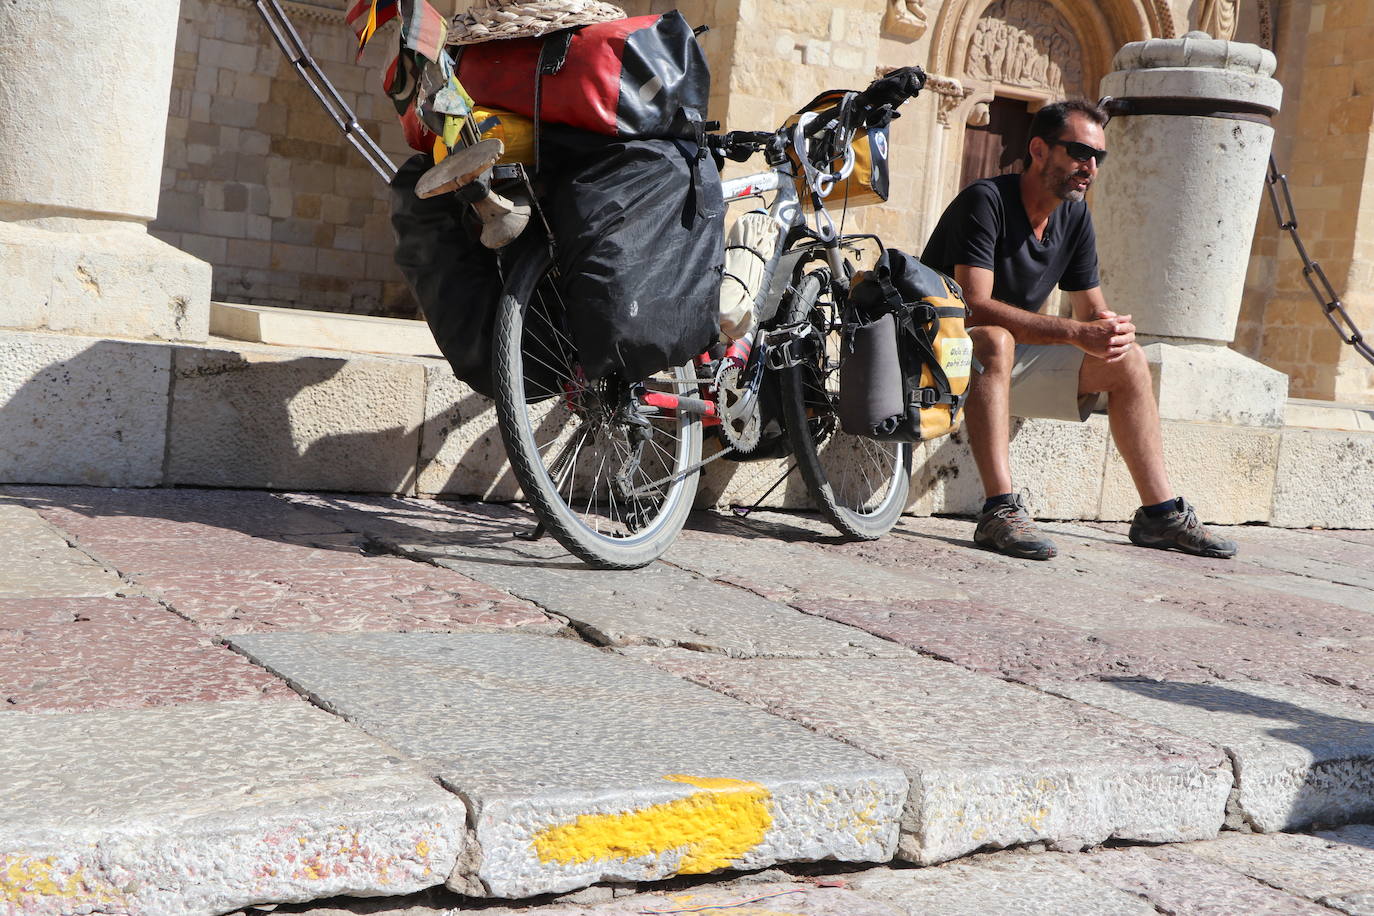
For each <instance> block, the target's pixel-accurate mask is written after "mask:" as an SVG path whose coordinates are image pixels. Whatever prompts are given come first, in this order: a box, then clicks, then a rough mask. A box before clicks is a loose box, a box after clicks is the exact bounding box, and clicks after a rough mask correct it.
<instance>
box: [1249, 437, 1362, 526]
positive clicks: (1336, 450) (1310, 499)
mask: <svg viewBox="0 0 1374 916" xmlns="http://www.w3.org/2000/svg"><path fill="white" fill-rule="evenodd" d="M1273 523H1274V524H1275V525H1282V526H1283V527H1285V528H1302V527H1308V526H1316V527H1321V528H1374V432H1337V431H1328V430H1317V429H1285V430H1284V431H1283V439H1282V441H1281V443H1280V444H1279V455H1278V474H1277V479H1276V481H1275V484H1274V514H1273Z"/></svg>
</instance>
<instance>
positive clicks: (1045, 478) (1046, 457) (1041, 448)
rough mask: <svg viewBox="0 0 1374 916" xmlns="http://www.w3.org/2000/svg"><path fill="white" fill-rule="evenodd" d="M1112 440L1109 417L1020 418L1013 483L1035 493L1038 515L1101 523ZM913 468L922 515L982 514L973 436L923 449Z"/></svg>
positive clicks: (1013, 444) (1013, 430)
mask: <svg viewBox="0 0 1374 916" xmlns="http://www.w3.org/2000/svg"><path fill="white" fill-rule="evenodd" d="M1109 438H1110V436H1109V435H1108V431H1107V418H1106V417H1105V416H1101V415H1093V416H1091V417H1089V418H1088V420H1087V422H1085V423H1071V422H1065V421H1062V420H1041V419H1023V418H1014V419H1013V420H1012V428H1011V471H1012V479H1013V481H1014V484H1015V487H1016V488H1017V489H1018V490H1020V489H1022V488H1024V489H1026V490H1029V499H1028V503H1029V505H1030V508H1031V512H1032V514H1034V515H1035V516H1037V517H1040V518H1097V509H1098V494H1099V493H1100V492H1101V489H1102V457H1103V455H1104V454H1105V450H1106V448H1107V443H1108V440H1109ZM912 463H913V466H914V467H915V473H914V476H913V479H912V500H913V503H914V505H915V506H916V507H917V510H918V511H919V512H921V513H922V514H929V513H932V512H940V513H952V514H958V515H976V514H977V513H978V511H979V510H980V509H981V508H982V506H983V484H982V481H981V480H980V479H979V477H978V468H977V466H976V465H975V464H974V463H973V453H972V452H971V451H970V450H969V446H968V434H967V433H965V432H960V433H956V434H954V435H952V436H946V437H945V438H943V439H936V440H934V441H932V442H928V443H925V444H923V445H922V446H920V447H918V448H917V450H916V454H915V456H914V457H913V461H912ZM1132 508H1134V506H1132Z"/></svg>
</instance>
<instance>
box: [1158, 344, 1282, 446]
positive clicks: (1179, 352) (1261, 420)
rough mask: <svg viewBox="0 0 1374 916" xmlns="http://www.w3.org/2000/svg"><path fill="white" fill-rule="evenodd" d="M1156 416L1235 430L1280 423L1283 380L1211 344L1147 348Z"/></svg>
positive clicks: (1270, 371)
mask: <svg viewBox="0 0 1374 916" xmlns="http://www.w3.org/2000/svg"><path fill="white" fill-rule="evenodd" d="M1144 349H1145V358H1146V359H1147V360H1148V361H1149V364H1150V376H1151V378H1152V379H1153V380H1154V387H1155V393H1156V394H1157V395H1158V397H1159V415H1160V417H1162V418H1163V419H1166V420H1197V421H1201V422H1204V423H1229V424H1232V425H1234V426H1266V427H1275V428H1276V427H1280V426H1282V425H1283V411H1284V406H1285V404H1286V403H1287V400H1288V376H1287V375H1285V374H1284V373H1282V372H1278V371H1276V370H1274V369H1270V368H1269V367H1268V366H1265V365H1263V364H1261V363H1257V362H1255V361H1254V360H1252V359H1249V358H1248V357H1245V356H1242V355H1240V354H1239V353H1237V352H1236V351H1235V350H1232V349H1230V348H1228V347H1223V346H1219V345H1215V344H1201V343H1190V344H1185V345H1177V344H1168V343H1152V344H1146V345H1145V347H1144Z"/></svg>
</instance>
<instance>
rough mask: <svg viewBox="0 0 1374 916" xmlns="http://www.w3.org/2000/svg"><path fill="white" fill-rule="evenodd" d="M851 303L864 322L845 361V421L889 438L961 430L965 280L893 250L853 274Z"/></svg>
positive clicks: (966, 344) (968, 366)
mask: <svg viewBox="0 0 1374 916" xmlns="http://www.w3.org/2000/svg"><path fill="white" fill-rule="evenodd" d="M849 305H850V307H851V309H852V311H853V312H854V314H855V317H856V319H857V323H856V324H855V325H853V326H852V327H851V328H850V329H849V330H848V333H847V335H846V336H847V340H846V342H845V345H844V346H845V354H844V358H843V360H842V362H841V363H840V409H839V414H840V427H841V428H842V429H843V430H844V431H845V432H847V433H849V434H851V435H855V436H866V437H868V438H871V439H879V440H883V441H889V442H920V441H923V440H927V439H935V438H938V437H940V436H944V435H947V434H949V433H952V432H954V431H955V430H956V429H958V428H959V423H960V421H961V420H962V419H963V413H962V411H963V407H964V403H965V400H966V392H967V391H968V386H969V380H970V373H971V371H972V364H973V342H972V341H971V340H970V339H969V336H968V332H967V331H966V330H965V328H964V323H965V321H966V320H967V319H968V317H969V315H970V312H969V310H968V306H967V305H965V303H964V300H963V295H962V291H961V290H960V289H959V286H958V284H956V283H955V282H954V281H953V280H951V279H950V278H949V277H946V276H944V275H943V274H941V273H940V272H938V271H936V270H934V269H932V268H930V267H927V266H926V265H925V264H922V263H921V262H920V261H918V260H917V259H916V258H914V257H912V256H911V255H909V254H906V253H905V252H901V251H897V250H896V249H888V250H886V251H884V252H883V253H882V255H880V256H879V258H878V260H877V263H876V264H875V265H874V267H873V269H872V270H871V271H867V272H864V273H860V274H859V275H857V276H856V277H855V278H854V285H853V286H852V287H851V289H850V295H849Z"/></svg>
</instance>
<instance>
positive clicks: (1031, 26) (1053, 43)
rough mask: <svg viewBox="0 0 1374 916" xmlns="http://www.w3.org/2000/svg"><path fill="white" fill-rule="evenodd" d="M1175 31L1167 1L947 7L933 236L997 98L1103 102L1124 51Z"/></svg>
mask: <svg viewBox="0 0 1374 916" xmlns="http://www.w3.org/2000/svg"><path fill="white" fill-rule="evenodd" d="M1174 31H1175V26H1174V20H1173V14H1172V12H1171V11H1170V8H1169V5H1168V2H1167V0H948V2H946V3H945V4H944V5H943V6H942V7H941V8H940V12H939V15H938V17H937V18H936V21H935V23H934V27H933V34H932V36H931V37H932V40H931V50H930V56H929V62H930V67H929V69H930V71H931V73H932V76H933V77H935V79H934V80H933V83H934V84H935V85H934V86H933V88H935V89H936V92H937V93H938V94H939V95H940V106H939V107H940V110H939V117H938V119H937V125H936V126H935V128H934V131H935V136H932V138H931V139H932V141H933V142H932V143H931V144H930V149H931V150H932V152H933V153H934V154H935V155H936V156H937V157H938V159H937V161H935V162H932V163H931V165H932V166H933V168H932V169H931V171H930V173H929V174H930V178H931V180H930V181H929V183H928V185H927V186H928V188H929V194H930V200H928V201H927V204H928V206H927V207H926V211H927V215H926V223H927V224H926V226H925V227H924V229H925V232H926V233H927V234H928V233H929V232H930V231H931V230H932V229H933V228H934V224H935V220H936V219H938V218H939V215H940V213H941V212H942V210H943V205H944V203H945V202H947V201H948V200H949V199H950V198H951V197H952V196H953V195H954V194H955V193H956V192H957V191H958V190H959V189H958V188H957V187H954V185H955V184H957V182H958V179H959V167H960V163H961V161H962V158H963V127H964V125H965V124H967V123H970V119H976V118H977V117H978V116H979V114H980V111H985V110H986V107H987V104H988V103H989V102H991V101H992V99H993V98H994V97H995V96H997V95H1001V96H1005V97H1010V98H1016V99H1023V100H1025V101H1026V102H1028V103H1029V105H1030V107H1031V109H1032V110H1034V109H1036V108H1038V107H1040V105H1042V104H1044V103H1045V102H1047V101H1050V100H1052V99H1055V98H1062V97H1064V96H1066V95H1080V96H1084V97H1087V98H1095V97H1096V96H1097V87H1098V84H1099V82H1100V81H1101V79H1102V77H1103V76H1105V75H1106V74H1107V73H1108V72H1109V71H1110V69H1111V61H1112V58H1113V57H1114V56H1115V55H1116V52H1117V50H1118V49H1120V48H1121V46H1122V45H1124V44H1126V43H1128V42H1132V41H1140V40H1143V39H1146V38H1157V37H1172V36H1173V34H1174ZM941 85H943V87H944V91H942V89H941Z"/></svg>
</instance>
